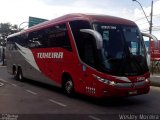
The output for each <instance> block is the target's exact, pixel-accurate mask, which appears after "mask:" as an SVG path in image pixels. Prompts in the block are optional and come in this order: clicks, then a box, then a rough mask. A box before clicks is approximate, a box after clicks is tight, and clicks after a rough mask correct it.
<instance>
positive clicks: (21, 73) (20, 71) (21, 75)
mask: <svg viewBox="0 0 160 120" xmlns="http://www.w3.org/2000/svg"><path fill="white" fill-rule="evenodd" d="M17 79H18V80H19V81H21V82H22V81H23V79H24V78H23V72H22V69H21V67H19V68H18V72H17Z"/></svg>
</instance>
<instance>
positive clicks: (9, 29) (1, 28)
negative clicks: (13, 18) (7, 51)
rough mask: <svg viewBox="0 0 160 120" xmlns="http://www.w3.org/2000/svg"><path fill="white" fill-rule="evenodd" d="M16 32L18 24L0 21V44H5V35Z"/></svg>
mask: <svg viewBox="0 0 160 120" xmlns="http://www.w3.org/2000/svg"><path fill="white" fill-rule="evenodd" d="M16 32H18V26H17V25H12V24H10V23H0V45H1V46H5V45H6V39H7V36H8V35H10V34H13V33H16Z"/></svg>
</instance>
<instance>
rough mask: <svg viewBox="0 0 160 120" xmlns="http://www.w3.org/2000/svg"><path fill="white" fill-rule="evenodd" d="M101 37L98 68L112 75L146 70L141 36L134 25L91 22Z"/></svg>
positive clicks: (141, 72) (132, 73)
mask: <svg viewBox="0 0 160 120" xmlns="http://www.w3.org/2000/svg"><path fill="white" fill-rule="evenodd" d="M93 27H94V29H95V30H96V31H98V32H99V33H100V34H101V35H102V38H103V49H102V50H101V55H100V56H101V58H102V59H101V63H100V68H101V70H103V71H106V72H107V73H109V74H112V75H119V76H127V75H140V74H143V73H145V72H146V71H148V66H147V61H146V51H145V46H144V42H143V38H142V36H141V35H140V32H139V30H138V28H137V27H136V26H124V25H109V24H105V23H96V24H93Z"/></svg>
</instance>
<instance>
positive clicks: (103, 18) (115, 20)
mask: <svg viewBox="0 0 160 120" xmlns="http://www.w3.org/2000/svg"><path fill="white" fill-rule="evenodd" d="M73 20H88V21H90V22H91V23H92V22H105V23H110V24H124V25H134V26H135V25H136V24H135V23H134V22H133V21H131V20H127V19H124V18H119V17H114V16H109V15H96V14H82V13H73V14H67V15H64V16H61V17H58V18H55V19H53V20H49V21H46V22H43V23H40V24H38V25H35V26H32V27H30V28H28V29H26V30H23V31H21V32H19V33H16V34H14V35H11V36H16V35H18V34H21V33H28V32H31V31H35V30H38V29H41V28H46V27H49V26H52V25H55V24H58V23H64V22H67V21H73Z"/></svg>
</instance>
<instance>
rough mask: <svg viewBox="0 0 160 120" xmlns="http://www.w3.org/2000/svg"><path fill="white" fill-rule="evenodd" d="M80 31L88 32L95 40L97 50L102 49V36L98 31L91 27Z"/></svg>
mask: <svg viewBox="0 0 160 120" xmlns="http://www.w3.org/2000/svg"><path fill="white" fill-rule="evenodd" d="M80 32H83V33H88V34H90V35H92V36H93V37H94V39H95V40H96V46H97V49H98V50H100V49H102V47H103V40H102V36H101V34H100V33H99V32H97V31H95V30H92V29H81V30H80Z"/></svg>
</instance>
